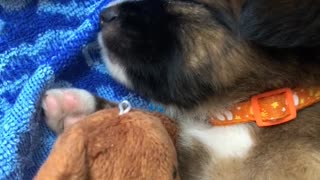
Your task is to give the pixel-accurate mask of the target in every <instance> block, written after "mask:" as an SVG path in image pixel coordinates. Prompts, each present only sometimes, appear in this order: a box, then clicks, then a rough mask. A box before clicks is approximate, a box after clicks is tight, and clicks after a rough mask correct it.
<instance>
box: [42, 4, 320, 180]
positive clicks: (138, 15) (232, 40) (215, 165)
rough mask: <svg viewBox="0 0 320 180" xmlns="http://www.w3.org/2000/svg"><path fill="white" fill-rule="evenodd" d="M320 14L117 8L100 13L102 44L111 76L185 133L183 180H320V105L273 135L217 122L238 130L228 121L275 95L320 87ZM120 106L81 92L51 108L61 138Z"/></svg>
mask: <svg viewBox="0 0 320 180" xmlns="http://www.w3.org/2000/svg"><path fill="white" fill-rule="evenodd" d="M319 11H320V1H313V0H304V1H299V0H283V1H279V0H172V1H165V0H153V1H151V0H139V1H118V2H114V3H112V4H111V5H109V6H108V8H106V9H105V10H104V11H103V12H102V13H101V22H100V23H101V32H100V33H99V37H98V40H99V43H100V46H101V51H102V56H103V59H104V61H105V63H106V67H107V69H108V71H109V72H110V74H111V75H112V76H113V77H114V78H115V79H116V80H117V81H119V82H120V83H122V84H124V85H125V86H126V87H128V88H130V89H133V90H135V91H136V92H138V93H140V94H141V95H143V96H145V97H147V98H149V99H151V100H152V101H154V102H156V103H160V104H162V105H164V106H165V107H166V112H167V114H169V115H170V116H172V117H173V118H175V119H177V120H178V122H179V123H180V126H181V129H182V133H181V135H180V145H179V148H178V151H179V156H180V157H179V160H180V162H179V165H180V174H181V175H182V179H196V180H201V179H202V180H214V179H219V180H220V179H222V180H224V179H227V180H228V179H230V180H233V179H238V180H259V179H270V180H278V179H290V180H292V179H297V180H302V179H308V180H312V179H319V177H320V141H319V139H320V104H319V103H316V104H314V105H312V106H310V107H307V108H305V109H303V110H302V111H299V112H298V115H297V117H296V118H295V119H294V120H293V121H290V122H287V123H283V124H279V125H274V126H272V127H259V126H258V125H257V124H256V123H254V122H248V123H235V124H232V125H223V126H221V125H212V123H211V120H212V118H213V117H217V119H219V120H221V121H228V120H231V119H232V118H233V117H232V116H233V115H232V114H230V113H225V114H223V113H222V112H226V111H225V110H226V109H229V108H231V107H233V106H236V105H238V104H239V103H240V102H243V101H249V100H250V98H252V97H254V96H255V95H258V94H261V93H264V92H267V91H272V90H277V89H281V88H296V87H300V88H302V89H301V91H303V88H305V89H308V88H311V87H316V86H319V84H320V81H319V80H320V56H319V53H320V51H319V42H320V35H319V32H320V31H319V30H320V14H319ZM289 98H290V97H289ZM291 98H293V97H291ZM294 101H295V103H299V99H298V101H297V99H296V98H294ZM303 102H304V101H302V99H300V103H303ZM286 104H288V101H286ZM295 105H297V104H295ZM111 106H114V104H112V103H109V102H107V101H106V100H103V99H101V98H99V97H96V96H94V95H92V94H90V93H89V92H87V91H85V90H80V89H52V90H49V91H47V92H46V96H45V98H44V99H43V108H44V110H45V114H46V117H47V124H48V126H49V127H51V128H52V129H53V130H54V131H56V132H57V133H60V132H61V131H62V130H63V129H64V128H67V127H69V126H70V125H72V124H73V123H75V122H77V121H79V120H81V119H82V118H83V117H85V116H87V115H88V114H90V113H93V112H95V111H97V110H99V109H102V108H108V107H111ZM277 106H278V105H277V104H275V106H274V107H275V108H276V107H277ZM239 108H240V107H239ZM284 111H285V109H284ZM227 112H228V111H227Z"/></svg>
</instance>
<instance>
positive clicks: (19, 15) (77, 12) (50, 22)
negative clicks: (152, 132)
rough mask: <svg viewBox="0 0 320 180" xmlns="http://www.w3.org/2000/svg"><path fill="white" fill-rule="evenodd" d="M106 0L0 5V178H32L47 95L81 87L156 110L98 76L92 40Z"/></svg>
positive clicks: (46, 133)
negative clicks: (55, 89)
mask: <svg viewBox="0 0 320 180" xmlns="http://www.w3.org/2000/svg"><path fill="white" fill-rule="evenodd" d="M109 1H110V0H19V1H15V0H5V1H0V179H6V180H8V179H23V180H28V179H32V177H33V176H34V175H35V173H36V172H37V170H38V169H39V167H40V165H41V163H43V162H44V160H45V159H46V157H47V156H48V153H49V152H50V149H51V147H52V145H53V143H54V140H55V138H56V136H55V135H54V134H53V133H52V132H51V131H50V130H49V129H48V128H47V127H46V125H45V123H44V116H43V113H42V112H41V109H40V102H41V96H42V94H43V93H44V91H45V90H46V89H48V88H53V87H77V88H84V89H87V90H89V91H91V92H93V93H95V94H97V95H99V96H102V97H105V98H107V99H109V100H112V101H121V100H123V99H127V100H129V101H130V102H131V103H132V104H133V106H136V107H140V108H144V109H148V110H158V109H157V107H155V106H153V105H152V104H150V103H149V102H148V101H145V100H144V99H143V98H141V97H139V96H138V95H136V94H135V93H133V92H130V91H128V90H127V89H125V88H124V87H122V86H121V85H119V84H118V83H116V82H114V81H113V80H112V79H111V77H110V76H109V75H108V72H106V70H105V67H104V65H103V63H102V61H101V58H100V56H99V48H98V46H97V42H96V36H97V32H98V31H99V26H98V24H99V12H100V11H101V9H102V8H103V7H105V5H106V4H107V3H108V2H109Z"/></svg>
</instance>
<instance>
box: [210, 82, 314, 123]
mask: <svg viewBox="0 0 320 180" xmlns="http://www.w3.org/2000/svg"><path fill="white" fill-rule="evenodd" d="M318 102H320V87H313V88H296V89H290V88H284V89H278V90H274V91H270V92H266V93H262V94H258V95H255V96H252V97H251V99H250V100H248V101H244V102H241V103H239V104H236V105H235V106H234V107H232V108H231V109H229V110H226V111H224V112H222V113H218V114H216V115H215V116H214V117H212V119H211V124H212V125H214V126H225V125H232V124H239V123H247V122H256V124H257V125H258V126H259V127H266V126H273V125H277V124H282V123H285V122H288V121H291V120H293V119H295V118H296V116H297V111H298V110H301V109H303V108H306V107H308V106H311V105H313V104H315V103H318Z"/></svg>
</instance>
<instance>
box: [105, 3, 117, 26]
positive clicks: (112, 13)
mask: <svg viewBox="0 0 320 180" xmlns="http://www.w3.org/2000/svg"><path fill="white" fill-rule="evenodd" d="M118 16H119V8H118V7H117V6H112V7H109V8H106V9H105V10H103V11H102V12H101V14H100V25H101V26H102V25H104V24H106V23H110V22H111V21H114V20H116V19H117V18H118Z"/></svg>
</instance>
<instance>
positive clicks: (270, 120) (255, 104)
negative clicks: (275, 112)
mask: <svg viewBox="0 0 320 180" xmlns="http://www.w3.org/2000/svg"><path fill="white" fill-rule="evenodd" d="M282 96H285V103H284V104H285V106H286V107H284V108H283V109H284V110H285V111H286V113H287V114H286V115H285V116H284V117H268V116H266V117H263V112H262V111H263V106H264V100H267V99H269V100H270V98H271V99H277V97H282ZM251 105H252V112H253V115H254V118H255V121H256V124H257V125H258V126H259V127H267V126H274V125H278V124H282V123H285V122H288V121H291V120H293V119H295V118H296V116H297V110H296V107H295V104H294V99H293V92H292V90H291V89H290V88H283V89H278V90H274V91H269V92H266V93H262V94H258V95H255V96H252V97H251Z"/></svg>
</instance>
